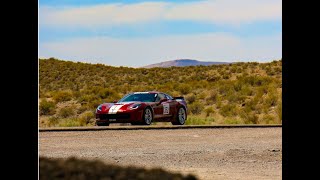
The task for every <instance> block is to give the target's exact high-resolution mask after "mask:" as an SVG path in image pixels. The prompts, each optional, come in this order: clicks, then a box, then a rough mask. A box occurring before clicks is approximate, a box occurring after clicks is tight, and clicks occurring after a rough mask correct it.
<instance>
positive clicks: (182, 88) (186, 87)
mask: <svg viewBox="0 0 320 180" xmlns="http://www.w3.org/2000/svg"><path fill="white" fill-rule="evenodd" d="M177 90H178V91H180V92H181V94H188V93H189V92H190V91H191V87H190V86H189V85H187V84H180V85H179V86H178V87H177Z"/></svg>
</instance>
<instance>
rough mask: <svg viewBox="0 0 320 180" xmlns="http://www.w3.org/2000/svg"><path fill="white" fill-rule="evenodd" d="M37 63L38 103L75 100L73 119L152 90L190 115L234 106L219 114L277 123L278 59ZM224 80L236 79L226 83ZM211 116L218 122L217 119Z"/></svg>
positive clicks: (279, 70) (50, 60) (278, 92)
mask: <svg viewBox="0 0 320 180" xmlns="http://www.w3.org/2000/svg"><path fill="white" fill-rule="evenodd" d="M39 63H40V65H39V82H40V84H39V86H40V87H39V89H40V98H41V99H43V98H52V99H53V103H54V104H57V103H59V102H64V101H69V100H76V101H78V102H79V103H80V104H81V106H80V107H77V109H75V112H77V115H81V114H82V113H84V112H86V111H92V112H93V111H94V110H95V109H96V107H97V106H98V105H99V104H101V103H103V102H112V101H113V100H119V99H120V98H121V97H122V96H123V95H124V94H126V93H129V92H132V91H146V90H158V91H163V92H166V93H168V94H170V95H172V96H185V98H186V101H187V102H188V105H189V106H190V105H191V109H192V110H193V112H194V113H196V114H203V115H204V117H205V115H206V114H207V113H206V109H203V108H202V109H201V108H197V107H195V105H192V104H195V103H197V102H201V103H202V104H204V105H206V106H211V107H213V105H214V104H215V108H216V109H217V110H216V111H217V112H216V113H220V110H221V108H222V107H223V106H225V105H226V104H234V105H235V107H236V108H235V111H234V112H233V111H230V112H228V110H227V109H225V108H226V107H224V109H223V110H222V111H224V110H226V112H227V113H226V114H229V116H230V117H228V118H237V117H238V116H239V110H241V111H244V112H246V113H250V112H254V113H255V114H259V117H261V118H260V119H261V120H262V121H263V118H262V117H263V115H264V114H268V113H273V114H275V121H276V122H279V121H280V122H281V118H282V115H281V113H279V112H281V110H280V109H281V106H279V105H280V104H279V103H280V100H281V95H280V94H281V92H280V91H279V88H281V84H282V74H281V72H282V62H281V60H280V61H275V62H272V63H233V64H228V65H212V66H189V67H171V68H152V69H141V68H128V67H112V66H106V65H102V64H100V65H96V64H87V63H74V62H68V61H62V60H57V59H49V60H48V59H40V61H39ZM266 71H273V72H274V73H275V75H272V76H270V75H267V73H266ZM114 72H117V73H114ZM251 72H254V74H251ZM226 76H229V77H226ZM223 77H224V78H225V79H223ZM230 77H236V79H235V80H233V79H232V80H231V79H230ZM272 94H273V95H272ZM39 106H40V104H39ZM49 109H50V108H49ZM39 111H40V107H39ZM189 112H190V114H192V112H191V111H189ZM58 113H59V112H58V111H56V112H54V111H49V114H47V113H46V112H45V113H43V112H40V116H43V115H50V116H53V115H54V116H57V115H58ZM215 115H218V117H219V114H215ZM70 117H72V116H70ZM204 117H203V118H204ZM68 118H69V117H68ZM79 118H80V117H79ZM199 118H200V116H199ZM219 118H220V117H219ZM46 119H47V117H46ZM80 119H81V118H80ZM207 120H208V119H207ZM219 120H222V119H219ZM240 120H242V119H240ZM258 123H260V122H259V121H258ZM83 124H85V123H83ZM89 124H90V123H89Z"/></svg>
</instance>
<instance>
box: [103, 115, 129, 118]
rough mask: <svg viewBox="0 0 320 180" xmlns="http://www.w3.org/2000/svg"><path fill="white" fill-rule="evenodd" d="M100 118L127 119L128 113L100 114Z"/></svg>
mask: <svg viewBox="0 0 320 180" xmlns="http://www.w3.org/2000/svg"><path fill="white" fill-rule="evenodd" d="M99 118H100V119H129V118H130V114H100V115H99Z"/></svg>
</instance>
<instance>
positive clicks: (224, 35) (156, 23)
mask: <svg viewBox="0 0 320 180" xmlns="http://www.w3.org/2000/svg"><path fill="white" fill-rule="evenodd" d="M39 30H40V32H39V57H40V58H48V57H55V58H59V59H64V60H72V61H80V62H90V63H103V64H108V65H112V66H130V67H140V66H144V65H148V64H152V63H157V62H162V61H168V60H174V59H182V58H183V59H185V58H189V59H197V60H201V61H229V62H235V61H258V62H268V61H272V60H274V59H281V58H282V1H279V0H242V1H238V0H203V1H200V0H193V1H192V0H190V1H183V0H175V1H165V0H157V1H145V0H120V1H111V0H107V1H106V0H104V1H103V0H93V1H89V0H68V1H66V0H65V1H63V0H50V1H49V0H40V6H39Z"/></svg>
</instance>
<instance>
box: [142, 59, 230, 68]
mask: <svg viewBox="0 0 320 180" xmlns="http://www.w3.org/2000/svg"><path fill="white" fill-rule="evenodd" d="M218 64H229V63H228V62H210V61H198V60H193V59H177V60H173V61H165V62H161V63H156V64H150V65H147V66H143V68H153V67H171V66H200V65H204V66H209V65H218Z"/></svg>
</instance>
